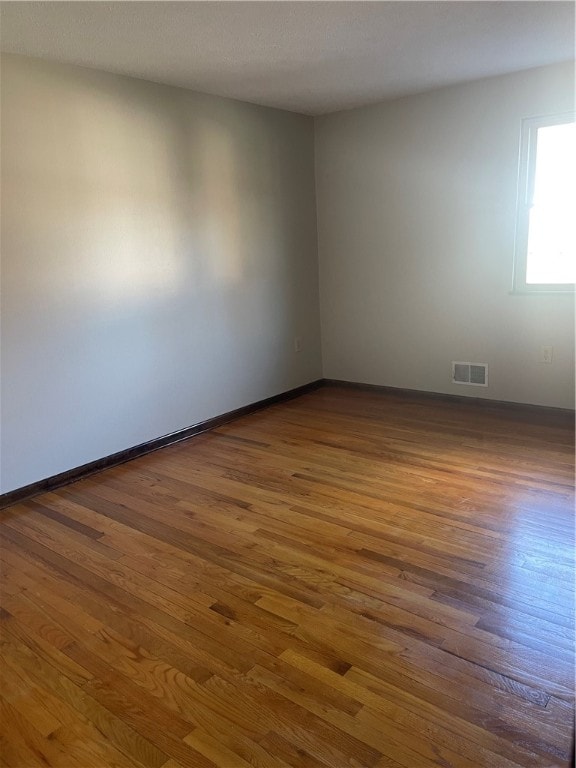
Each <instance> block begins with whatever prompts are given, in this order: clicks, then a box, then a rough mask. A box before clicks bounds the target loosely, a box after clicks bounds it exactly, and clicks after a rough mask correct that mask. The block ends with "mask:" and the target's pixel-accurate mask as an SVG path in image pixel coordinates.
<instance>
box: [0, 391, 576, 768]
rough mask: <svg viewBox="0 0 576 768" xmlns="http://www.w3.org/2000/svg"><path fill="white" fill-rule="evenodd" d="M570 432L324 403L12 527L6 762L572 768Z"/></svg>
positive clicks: (21, 512)
mask: <svg viewBox="0 0 576 768" xmlns="http://www.w3.org/2000/svg"><path fill="white" fill-rule="evenodd" d="M573 500H574V428H573V421H572V420H571V419H570V418H568V417H567V416H566V415H565V414H562V413H557V412H554V411H549V412H544V411H537V410H533V409H529V408H527V409H523V408H518V409H512V408H505V407H502V406H498V405H489V404H484V405H481V404H480V405H476V404H471V403H470V404H468V403H462V404H461V403H455V402H444V401H441V400H438V401H431V400H427V399H426V398H425V397H421V396H418V395H416V394H415V395H413V396H407V395H402V396H398V395H394V394H392V393H388V394H384V393H376V392H368V391H357V390H353V389H348V388H339V387H325V388H322V389H320V390H317V391H315V392H313V393H309V394H306V395H304V396H302V397H300V398H297V399H295V400H292V401H290V402H287V403H284V404H281V405H277V406H274V407H271V408H268V409H266V410H263V411H260V412H257V413H254V414H251V415H249V416H246V417H242V418H240V419H237V420H236V421H234V422H230V423H228V424H224V425H222V426H221V427H219V428H218V429H216V430H215V431H213V432H210V433H206V434H203V435H200V436H198V437H196V438H194V439H193V440H189V441H184V442H182V443H179V444H177V445H173V446H170V447H168V448H165V449H163V450H161V451H158V452H156V453H154V454H150V455H148V456H144V457H142V458H140V459H137V460H135V461H132V462H129V463H127V464H124V465H122V466H118V467H114V468H112V469H110V470H107V471H105V472H102V473H100V474H98V475H94V476H92V477H90V478H87V479H85V480H83V481H80V482H77V483H74V484H72V485H70V486H68V487H66V488H62V489H60V490H58V491H54V492H51V493H46V494H43V495H41V496H38V497H36V498H35V499H32V500H30V501H28V502H24V503H21V504H18V505H15V506H14V507H12V508H10V509H8V510H5V511H4V512H3V515H2V518H1V519H0V545H1V547H2V558H1V560H2V562H1V566H2V591H1V593H0V634H1V638H0V640H1V648H2V657H3V660H4V666H3V667H2V668H1V669H0V706H1V713H0V714H1V715H2V721H1V723H0V765H2V766H7V767H8V768H35V766H43V767H44V768H46V766H51V767H52V768H92V767H93V768H109V767H110V766H117V767H118V768H133V767H134V766H137V767H138V768H214V766H219V768H242V766H253V767H254V768H310V767H312V766H314V767H315V768H318V767H319V766H330V767H331V768H344V766H355V768H373V767H374V768H432V767H433V766H442V768H567V766H569V765H570V759H571V749H572V744H573V738H574V612H575V610H574V586H575V584H574V507H573Z"/></svg>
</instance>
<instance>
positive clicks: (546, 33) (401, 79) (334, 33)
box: [0, 0, 574, 114]
mask: <svg viewBox="0 0 576 768" xmlns="http://www.w3.org/2000/svg"><path fill="white" fill-rule="evenodd" d="M0 39H1V44H2V49H3V50H4V51H9V52H12V53H22V54H26V55H29V56H39V57H43V58H46V59H54V60H57V61H63V62H69V63H73V64H81V65H83V66H86V67H93V68H96V69H102V70H107V71H109V72H116V73H120V74H124V75H130V76H132V77H138V78H143V79H146V80H153V81H155V82H159V83H168V84H170V85H176V86H181V87H184V88H190V89H192V90H195V91H203V92H205V93H212V94H217V95H220V96H228V97H232V98H235V99H241V100H244V101H250V102H255V103H257V104H264V105H267V106H271V107H279V108H281V109H288V110H292V111H296V112H303V113H306V114H322V113H326V112H333V111H337V110H341V109H349V108H352V107H357V106H360V105H363V104H369V103H373V102H377V101H382V100H385V99H391V98H396V97H399V96H403V95H408V94H412V93H419V92H422V91H426V90H430V89H432V88H437V87H441V86H444V85H450V84H454V83H460V82H464V81H467V80H474V79H478V78H482V77H488V76H492V75H499V74H504V73H507V72H514V71H517V70H521V69H527V68H530V67H537V66H541V65H545V64H552V63H556V62H560V61H567V60H570V59H573V58H574V4H573V3H572V2H549V1H547V0H546V1H544V2H509V1H505V2H487V1H485V0H484V1H482V2H457V1H454V0H445V1H444V2H417V1H416V2H274V1H272V0H270V1H269V2H112V3H111V2H6V1H5V2H3V3H2V7H1V38H0Z"/></svg>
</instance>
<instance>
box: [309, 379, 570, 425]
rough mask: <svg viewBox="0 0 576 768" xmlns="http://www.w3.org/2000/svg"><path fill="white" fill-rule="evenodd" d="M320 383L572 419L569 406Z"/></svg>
mask: <svg viewBox="0 0 576 768" xmlns="http://www.w3.org/2000/svg"><path fill="white" fill-rule="evenodd" d="M322 384H323V386H325V387H347V388H348V389H359V390H364V391H368V392H381V393H383V394H387V395H391V396H394V397H399V398H402V399H410V400H413V401H414V400H418V399H420V400H422V401H423V402H424V401H425V402H429V401H430V400H437V401H440V402H445V403H457V404H458V405H469V406H473V407H476V408H478V407H480V408H484V409H499V408H505V409H509V410H514V411H517V412H518V413H525V414H533V415H535V414H540V415H541V416H543V417H545V418H547V419H550V418H554V417H557V418H558V419H559V420H562V421H563V420H567V421H572V422H573V421H574V416H575V413H574V410H571V409H569V408H555V407H554V406H550V405H531V404H530V403H514V402H512V401H510V400H492V399H491V398H487V397H467V396H466V395H452V394H447V393H444V392H428V391H426V390H419V389H402V388H401V387H387V386H384V385H381V384H362V383H361V382H356V381H344V380H340V379H323V380H322Z"/></svg>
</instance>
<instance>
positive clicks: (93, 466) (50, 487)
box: [0, 379, 324, 509]
mask: <svg viewBox="0 0 576 768" xmlns="http://www.w3.org/2000/svg"><path fill="white" fill-rule="evenodd" d="M323 383H324V380H323V379H318V380H317V381H312V382H310V383H309V384H304V385H303V386H301V387H296V388H295V389H290V390H288V392H281V393H280V394H279V395H273V396H272V397H267V398H265V399H264V400H258V402H256V403H250V404H249V405H245V406H243V407H242V408H237V409H236V410H234V411H229V412H228V413H223V414H221V415H220V416H215V417H214V418H212V419H207V420H206V421H201V422H199V423H198V424H194V425H192V426H191V427H185V428H184V429H179V430H178V431H176V432H171V433H170V434H168V435H163V436H162V437H157V438H154V439H153V440H148V442H146V443H140V445H136V446H134V447H132V448H126V449H125V450H124V451H118V453H113V454H111V455H110V456H105V457H104V458H102V459H96V461H91V462H89V463H88V464H83V465H82V466H80V467H74V469H69V470H67V471H66V472H60V473H59V474H58V475H52V477H47V478H45V479H44V480H39V481H38V482H37V483H31V484H30V485H25V486H23V487H22V488H16V489H14V490H13V491H8V493H3V494H1V495H0V509H5V508H6V507H9V506H12V505H13V504H17V503H18V502H20V501H25V500H26V499H29V498H31V497H32V496H37V495H38V494H39V493H46V492H47V491H54V490H56V488H61V487H62V486H63V485H69V484H70V483H74V482H76V481H77V480H82V479H83V478H84V477H88V476H89V475H93V474H95V473H96V472H102V470H104V469H108V468H109V467H115V466H116V465H118V464H124V463H125V462H127V461H130V460H131V459H136V458H138V457H139V456H144V455H145V454H147V453H152V451H157V450H159V449H160V448H164V447H165V446H167V445H172V444H173V443H179V442H180V441H181V440H187V439H188V438H190V437H194V436H195V435H198V434H200V433H201V432H208V431H209V430H211V429H216V427H220V426H221V425H222V424H225V423H226V422H228V421H232V420H233V419H237V418H239V417H240V416H245V415H246V414H248V413H253V412H254V411H259V410H260V409H262V408H267V407H268V406H270V405H275V404H276V403H283V402H285V401H286V400H291V399H292V398H294V397H300V395H305V394H306V393H308V392H312V391H314V390H315V389H318V388H319V387H321V386H322V385H323Z"/></svg>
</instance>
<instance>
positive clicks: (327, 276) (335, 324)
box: [316, 65, 574, 407]
mask: <svg viewBox="0 0 576 768" xmlns="http://www.w3.org/2000/svg"><path fill="white" fill-rule="evenodd" d="M573 94H574V80H573V66H572V65H566V66H555V67H548V68H542V69H537V70H531V71H527V72H523V73H519V74H514V75H509V76H505V77H497V78H491V79H487V80H483V81H478V82H475V83H471V84H468V85H463V86H457V87H450V88H445V89H441V90H437V91H434V92H430V93H427V94H423V95H420V96H415V97H410V98H405V99H400V100H397V101H394V102H388V103H387V104H381V105H378V106H373V107H366V108H363V109H357V110H353V111H349V112H341V113H338V114H334V115H328V116H326V117H320V118H317V119H316V183H317V197H318V233H319V254H320V286H321V313H322V343H323V358H324V375H325V376H326V377H328V378H337V379H346V380H351V381H359V382H365V383H372V384H382V385H388V386H394V387H408V388H411V389H421V390H430V391H434V392H446V393H455V394H459V395H467V396H474V397H489V398H495V399H502V400H510V401H517V402H524V403H536V404H542V405H551V406H561V407H573V403H574V299H573V296H566V295H561V296H559V295H542V296H520V295H510V294H509V290H510V286H511V279H512V258H513V249H514V227H515V205H516V179H517V170H518V168H517V165H518V148H519V135H520V121H521V120H522V118H524V117H529V116H533V115H540V114H548V113H554V112H559V111H563V110H567V109H571V108H573ZM542 345H553V347H554V362H553V364H552V365H546V364H543V363H541V362H539V354H540V347H541V346H542ZM452 360H464V361H472V362H477V361H478V362H487V363H488V364H489V366H490V369H489V370H490V386H489V387H488V389H483V388H481V387H466V386H458V385H453V384H451V382H450V378H451V369H450V362H451V361H452Z"/></svg>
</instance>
